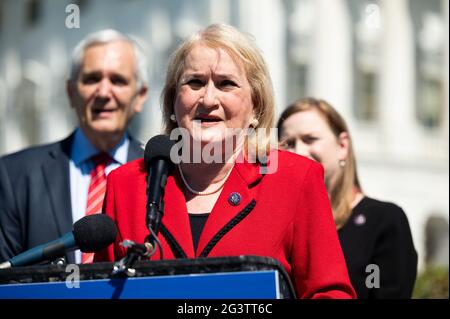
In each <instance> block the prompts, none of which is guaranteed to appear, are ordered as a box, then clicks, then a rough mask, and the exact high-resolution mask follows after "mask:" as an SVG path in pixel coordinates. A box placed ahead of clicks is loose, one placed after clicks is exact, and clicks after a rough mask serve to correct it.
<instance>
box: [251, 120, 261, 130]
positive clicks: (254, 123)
mask: <svg viewBox="0 0 450 319" xmlns="http://www.w3.org/2000/svg"><path fill="white" fill-rule="evenodd" d="M258 124H259V121H258V120H257V119H253V120H252V121H251V122H250V127H253V128H256V127H257V126H258Z"/></svg>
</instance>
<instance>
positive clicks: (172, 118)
mask: <svg viewBox="0 0 450 319" xmlns="http://www.w3.org/2000/svg"><path fill="white" fill-rule="evenodd" d="M170 120H171V121H172V122H174V123H176V122H177V118H176V117H175V114H173V113H172V114H171V115H170Z"/></svg>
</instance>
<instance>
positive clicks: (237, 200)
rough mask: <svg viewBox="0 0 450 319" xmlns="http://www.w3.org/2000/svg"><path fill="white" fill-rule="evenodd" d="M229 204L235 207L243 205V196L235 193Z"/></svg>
mask: <svg viewBox="0 0 450 319" xmlns="http://www.w3.org/2000/svg"><path fill="white" fill-rule="evenodd" d="M228 203H230V204H231V205H233V206H237V205H239V204H240V203H241V195H240V194H239V193H236V192H233V193H231V194H230V196H229V197H228Z"/></svg>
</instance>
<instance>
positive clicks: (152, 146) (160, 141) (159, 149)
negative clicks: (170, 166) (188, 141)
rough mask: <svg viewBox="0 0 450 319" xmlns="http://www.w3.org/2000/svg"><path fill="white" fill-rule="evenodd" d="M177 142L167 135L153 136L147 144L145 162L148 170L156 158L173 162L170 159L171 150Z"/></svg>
mask: <svg viewBox="0 0 450 319" xmlns="http://www.w3.org/2000/svg"><path fill="white" fill-rule="evenodd" d="M175 143H176V142H175V141H172V140H171V139H170V138H169V136H167V135H156V136H153V137H152V138H151V139H150V140H149V141H148V142H147V144H146V145H145V153H144V162H145V167H146V168H147V170H148V169H149V168H150V163H151V162H152V161H153V160H154V159H156V158H162V159H165V160H168V161H169V162H172V161H171V159H170V150H171V149H172V146H174V145H175Z"/></svg>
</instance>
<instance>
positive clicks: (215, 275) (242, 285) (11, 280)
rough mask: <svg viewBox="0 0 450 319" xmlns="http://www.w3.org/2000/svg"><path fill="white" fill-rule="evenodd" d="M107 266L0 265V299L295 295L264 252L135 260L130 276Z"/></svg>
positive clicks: (274, 263)
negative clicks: (0, 268) (1, 266)
mask: <svg viewBox="0 0 450 319" xmlns="http://www.w3.org/2000/svg"><path fill="white" fill-rule="evenodd" d="M74 270H75V271H74ZM112 270H113V263H96V264H90V265H77V267H74V265H68V267H66V266H57V265H49V266H32V267H20V268H13V269H5V270H0V299H284V298H295V294H294V291H293V289H292V284H291V282H290V280H289V277H288V275H287V274H286V271H285V270H284V268H283V267H282V266H281V264H279V262H278V261H276V260H274V259H271V258H266V257H258V256H238V257H222V258H199V259H175V260H161V261H139V262H136V264H135V265H134V270H135V275H134V276H132V277H117V276H112V275H111V273H112Z"/></svg>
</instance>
